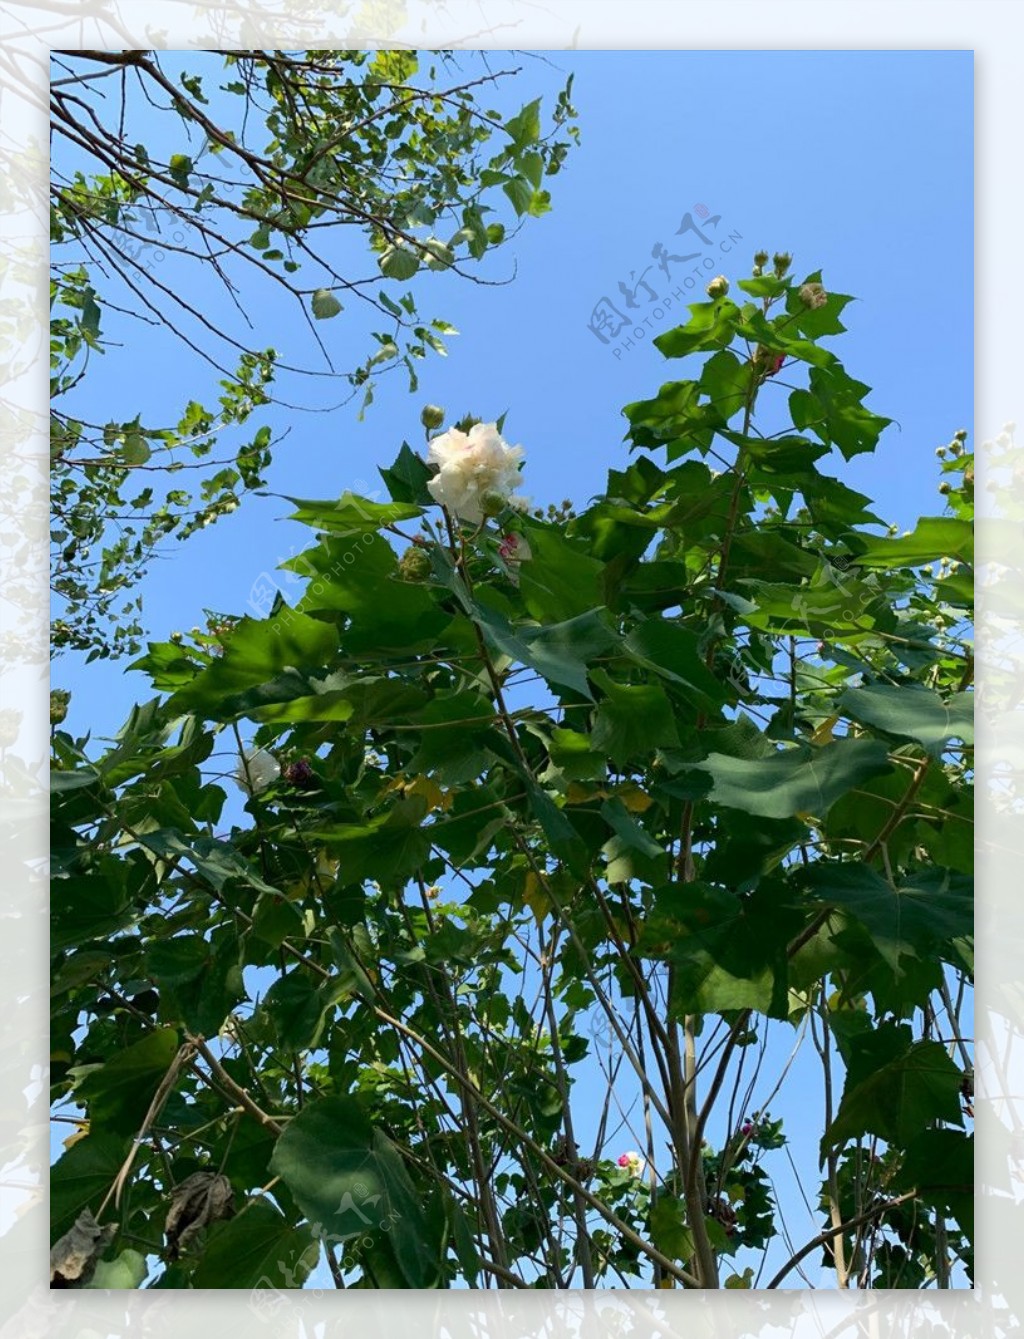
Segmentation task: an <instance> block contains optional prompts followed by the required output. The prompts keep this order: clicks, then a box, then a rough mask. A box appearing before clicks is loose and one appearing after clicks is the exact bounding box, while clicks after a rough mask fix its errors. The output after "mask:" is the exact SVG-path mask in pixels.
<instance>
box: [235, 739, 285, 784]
mask: <svg viewBox="0 0 1024 1339" xmlns="http://www.w3.org/2000/svg"><path fill="white" fill-rule="evenodd" d="M280 775H281V766H280V764H279V763H278V761H277V759H276V758H275V757H274V755H273V754H272V753H268V752H267V750H266V749H246V750H245V755H244V757H242V758H239V760H238V765H237V766H236V768H235V781H236V782H237V783H238V785H239V786H241V788H242V790H244V791H245V793H246V794H247V795H256V794H258V793H259V792H260V791H261V790H266V788H267V787H268V786H270V785H272V784H273V783H274V782H275V781H276V780H277V778H278V777H279V776H280Z"/></svg>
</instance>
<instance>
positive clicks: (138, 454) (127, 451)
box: [121, 432, 153, 466]
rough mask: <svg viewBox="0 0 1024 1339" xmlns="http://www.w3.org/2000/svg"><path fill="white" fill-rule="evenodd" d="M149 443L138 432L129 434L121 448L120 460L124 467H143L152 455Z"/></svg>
mask: <svg viewBox="0 0 1024 1339" xmlns="http://www.w3.org/2000/svg"><path fill="white" fill-rule="evenodd" d="M152 454H153V453H152V451H151V450H150V449H149V443H148V442H147V441H146V439H145V438H144V437H143V436H142V434H141V433H139V432H129V433H128V434H127V436H126V437H125V439H124V446H122V447H121V459H122V460H123V461H124V463H125V464H126V465H131V466H135V465H145V463H146V461H147V460H148V459H149V458H150V456H151V455H152Z"/></svg>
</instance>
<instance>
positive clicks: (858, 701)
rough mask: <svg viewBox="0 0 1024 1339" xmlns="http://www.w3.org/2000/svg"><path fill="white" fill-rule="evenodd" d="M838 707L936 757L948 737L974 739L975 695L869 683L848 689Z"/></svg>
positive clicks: (911, 686)
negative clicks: (947, 695) (944, 693)
mask: <svg viewBox="0 0 1024 1339" xmlns="http://www.w3.org/2000/svg"><path fill="white" fill-rule="evenodd" d="M838 706H839V709H840V710H841V711H842V712H843V713H844V714H845V715H847V716H850V717H852V718H853V720H855V721H859V722H860V723H861V724H862V725H872V726H874V727H875V728H876V729H878V730H883V731H884V732H885V733H886V734H887V735H894V736H895V737H896V738H897V739H913V740H916V741H917V743H919V744H921V745H922V746H923V747H924V748H925V749H927V751H928V752H929V753H931V754H933V755H934V756H935V757H939V756H940V755H941V754H942V752H943V750H944V749H945V747H946V745H947V744H948V743H949V741H950V740H951V739H961V740H963V742H964V743H965V744H973V742H974V695H973V693H953V694H951V695H950V696H949V697H947V698H942V697H940V696H939V694H938V693H936V692H933V691H932V689H930V688H926V687H925V686H924V685H923V684H917V683H909V684H888V683H876V684H869V685H868V686H867V687H866V688H850V689H847V691H846V692H845V693H843V695H842V696H841V697H840V699H839V702H838Z"/></svg>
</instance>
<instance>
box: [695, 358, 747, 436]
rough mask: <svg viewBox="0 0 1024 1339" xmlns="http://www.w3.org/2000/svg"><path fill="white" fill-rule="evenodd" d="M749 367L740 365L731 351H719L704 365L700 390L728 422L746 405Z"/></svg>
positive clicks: (743, 364)
mask: <svg viewBox="0 0 1024 1339" xmlns="http://www.w3.org/2000/svg"><path fill="white" fill-rule="evenodd" d="M750 376H751V367H750V364H749V363H745V362H744V363H741V362H740V360H739V359H738V358H737V357H736V355H735V354H734V353H733V352H732V350H731V349H720V350H719V351H718V353H715V354H712V356H711V357H710V358H709V359H708V360H707V362H706V363H705V364H704V368H703V370H702V372H701V374H700V388H701V390H702V391H703V392H704V394H705V395H706V396H708V398H709V399H711V400H713V401H714V403H715V407H716V408H717V409H718V410H719V411H720V412H721V414H722V417H723V419H725V420H726V421H728V420H729V419H730V418H731V417H732V416H733V414H735V413H738V412H739V410H740V409H742V408H743V406H744V404H745V403H746V399H747V394H748V391H749V389H750Z"/></svg>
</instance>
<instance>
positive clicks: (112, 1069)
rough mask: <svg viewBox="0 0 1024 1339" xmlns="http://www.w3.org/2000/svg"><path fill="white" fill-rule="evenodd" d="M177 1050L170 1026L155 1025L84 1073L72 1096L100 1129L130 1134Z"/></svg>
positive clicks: (140, 1119) (138, 1124)
mask: <svg viewBox="0 0 1024 1339" xmlns="http://www.w3.org/2000/svg"><path fill="white" fill-rule="evenodd" d="M177 1052H178V1034H177V1032H176V1031H175V1029H174V1028H158V1029H157V1030H156V1031H155V1032H151V1033H149V1035H148V1036H146V1037H143V1038H142V1040H141V1041H137V1042H136V1043H135V1044H134V1046H129V1047H128V1048H127V1049H126V1050H123V1051H119V1052H117V1053H116V1054H115V1055H114V1056H112V1057H111V1059H109V1060H107V1061H106V1062H105V1063H104V1064H103V1066H102V1068H100V1069H97V1070H93V1071H92V1072H91V1073H89V1074H87V1075H86V1076H85V1078H84V1079H83V1080H82V1082H81V1083H80V1084H79V1086H78V1088H77V1089H76V1091H75V1096H76V1097H77V1098H78V1100H79V1101H80V1102H81V1103H82V1104H83V1105H84V1106H85V1107H87V1109H88V1112H89V1120H90V1122H94V1123H95V1124H96V1126H97V1127H98V1128H99V1129H101V1130H106V1129H109V1130H113V1131H115V1132H116V1133H118V1134H134V1133H135V1131H136V1130H137V1129H138V1128H139V1126H140V1125H141V1124H142V1118H143V1117H144V1116H145V1114H146V1111H147V1110H148V1108H149V1104H150V1102H151V1101H152V1099H153V1095H154V1093H155V1092H156V1090H157V1088H158V1087H159V1086H160V1082H161V1080H162V1079H163V1077H164V1075H165V1074H166V1073H167V1071H168V1069H169V1068H170V1065H171V1061H172V1060H173V1059H174V1057H175V1055H177Z"/></svg>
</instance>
